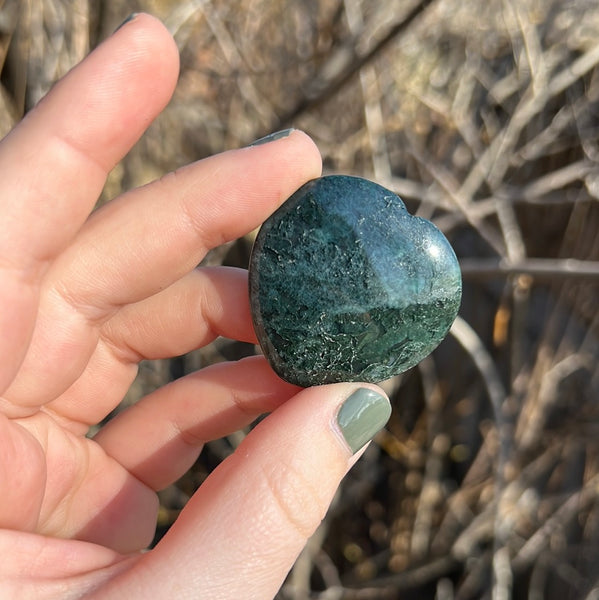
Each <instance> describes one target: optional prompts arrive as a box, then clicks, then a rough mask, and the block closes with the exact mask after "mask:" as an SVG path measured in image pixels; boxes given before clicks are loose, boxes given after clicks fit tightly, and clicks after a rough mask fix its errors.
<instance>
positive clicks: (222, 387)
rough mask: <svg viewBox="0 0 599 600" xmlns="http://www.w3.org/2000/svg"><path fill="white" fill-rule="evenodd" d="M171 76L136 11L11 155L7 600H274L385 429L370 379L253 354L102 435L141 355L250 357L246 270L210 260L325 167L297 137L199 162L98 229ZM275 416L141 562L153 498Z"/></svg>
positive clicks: (123, 202) (174, 64)
mask: <svg viewBox="0 0 599 600" xmlns="http://www.w3.org/2000/svg"><path fill="white" fill-rule="evenodd" d="M177 73H178V55H177V50H176V47H175V45H174V43H173V41H172V39H171V37H170V35H169V34H168V32H167V31H166V30H165V29H164V28H163V26H162V25H161V24H160V23H159V22H158V21H156V20H155V19H153V18H151V17H149V16H147V15H137V16H136V17H135V18H134V19H133V20H132V21H130V22H129V23H127V24H126V26H124V27H122V28H121V29H119V30H118V31H117V32H116V33H115V34H114V35H113V36H112V37H111V38H110V39H108V40H107V41H106V42H104V43H103V44H102V45H101V46H100V47H98V48H97V49H96V50H95V51H94V52H93V53H92V54H91V55H90V56H89V57H88V58H87V59H86V60H85V61H84V62H83V63H81V64H80V65H79V66H78V67H76V68H75V69H74V70H73V71H71V72H70V73H69V74H68V75H67V76H66V77H65V78H64V79H63V80H62V81H60V82H59V83H58V84H57V85H56V86H55V87H54V89H53V90H52V91H51V92H50V93H49V94H48V96H47V97H46V98H45V99H44V100H43V101H42V102H41V103H40V104H39V106H37V107H36V108H35V109H34V110H33V111H31V113H30V114H29V115H28V116H27V117H26V118H25V119H24V121H23V122H22V123H21V124H20V125H19V126H18V127H17V128H16V129H15V130H14V131H13V132H12V133H11V134H10V135H9V136H8V137H7V138H5V139H4V140H3V142H2V144H1V145H0V173H2V177H1V178H0V198H1V200H0V222H1V223H2V231H1V233H0V307H1V308H0V331H1V332H2V333H1V335H0V555H1V556H2V560H1V561H0V596H1V597H2V598H12V597H18V598H20V599H23V598H30V597H31V598H33V597H35V598H36V599H39V598H56V597H59V598H79V597H83V596H86V597H92V596H94V595H97V596H100V597H103V598H106V597H113V596H114V597H119V598H121V597H129V598H138V597H143V598H146V597H168V598H171V597H177V598H182V597H188V596H192V597H202V598H211V599H216V598H223V599H224V598H231V599H233V598H271V597H272V596H273V595H274V594H275V593H276V590H277V589H278V587H279V586H280V585H281V583H282V581H283V579H284V577H285V575H286V573H287V571H288V570H289V568H290V567H291V565H292V564H293V561H294V559H295V557H296V556H297V554H298V553H299V552H300V551H301V549H302V547H303V545H304V544H305V541H306V539H307V538H308V536H309V535H310V534H311V533H312V532H313V531H314V529H315V528H316V527H317V525H318V523H319V522H320V520H321V518H322V517H323V515H324V513H325V511H326V508H327V507H328V505H329V502H330V500H331V498H332V496H333V494H334V491H335V489H336V488H337V486H338V484H339V482H340V480H341V478H342V477H343V476H344V474H345V473H346V472H347V470H348V469H349V467H350V466H351V465H352V464H353V462H354V461H355V460H356V458H357V456H359V448H360V447H361V446H363V444H364V443H366V441H367V440H368V439H370V437H371V436H372V435H373V434H374V433H375V431H376V430H377V429H378V428H380V427H381V426H382V425H383V424H384V422H385V421H386V418H387V417H388V414H389V413H388V411H389V405H388V401H387V400H386V399H385V398H383V397H381V396H380V395H379V393H380V392H377V388H376V387H374V386H359V385H356V384H337V385H332V386H323V387H315V388H310V389H307V390H301V391H300V390H299V389H298V388H295V387H294V386H291V385H289V384H287V383H285V382H283V381H281V380H280V379H279V378H278V377H277V376H276V375H275V374H274V373H273V372H272V371H271V369H270V368H269V367H268V365H267V363H266V362H265V360H264V359H263V358H261V357H253V358H250V359H245V360H241V361H239V362H236V363H223V364H219V365H214V366H211V367H208V368H206V369H203V370H201V371H199V372H197V373H194V374H192V375H190V376H187V377H185V378H182V379H180V380H177V381H176V382H173V383H172V384H170V385H168V386H166V387H164V388H162V389H160V390H158V391H156V392H154V393H152V394H150V395H149V396H147V397H145V398H144V399H142V400H141V401H140V402H139V403H137V404H136V405H135V406H133V407H131V408H129V409H128V410H126V411H124V412H122V413H121V414H120V415H119V416H118V417H116V418H114V419H113V420H112V421H110V422H109V423H108V425H106V426H105V427H104V428H103V429H101V430H100V432H99V433H98V434H97V435H96V436H95V438H94V439H93V440H92V439H89V438H87V437H86V434H87V432H88V431H89V428H90V426H92V425H94V424H97V423H99V422H100V421H101V420H102V419H103V418H104V417H106V416H107V415H108V414H109V413H110V412H111V411H112V410H113V409H114V408H115V407H116V406H117V405H118V403H119V402H120V400H121V399H122V397H123V395H124V394H125V392H126V390H127V388H128V387H129V385H130V384H131V382H132V381H133V379H134V377H135V375H136V371H137V364H138V363H139V361H140V360H142V359H154V358H160V357H168V356H174V355H179V354H182V353H185V352H187V351H190V350H192V349H194V348H197V347H199V346H202V345H204V344H207V343H209V342H210V341H212V340H213V339H214V338H215V337H217V336H219V335H222V336H225V337H229V338H233V339H238V340H244V341H248V342H255V336H254V332H253V329H252V324H251V318H250V313H249V302H248V299H247V276H246V273H245V271H243V270H239V269H228V268H201V269H195V268H194V267H195V265H197V264H198V263H199V262H200V260H201V258H202V257H203V256H204V254H205V253H206V252H207V250H209V249H210V248H212V247H215V246H217V245H219V244H221V243H222V242H224V241H226V240H232V239H235V238H237V237H239V236H241V235H244V234H245V233H247V232H248V231H251V230H252V229H254V228H255V227H257V226H258V225H259V224H260V223H261V222H262V221H263V220H264V219H265V218H266V217H267V216H268V215H269V214H271V213H272V212H273V210H275V209H276V208H277V206H278V205H279V204H280V203H281V202H283V201H284V200H285V198H287V197H288V196H289V195H291V193H293V192H294V191H295V190H296V189H297V188H298V187H299V186H300V185H301V184H303V183H304V182H305V181H307V180H309V179H311V178H313V177H316V176H318V175H319V173H320V157H319V155H318V152H317V150H316V148H315V146H314V145H313V143H312V142H311V141H310V140H309V138H308V137H307V136H305V135H304V134H302V133H301V132H293V133H291V134H290V135H289V136H288V137H286V138H285V139H280V140H278V141H273V142H271V143H267V144H262V145H259V146H255V147H251V148H245V149H241V150H237V151H231V152H226V153H223V154H221V155H218V156H214V157H212V158H209V159H206V160H203V161H200V162H198V163H195V164H192V165H190V166H188V167H185V168H183V169H180V170H179V171H177V172H175V173H172V174H170V175H167V176H166V177H164V178H162V179H161V180H160V181H156V182H154V183H152V184H150V185H148V186H145V187H143V188H140V189H136V190H133V191H131V192H128V193H126V194H123V195H122V196H121V197H119V198H117V199H116V200H114V201H112V202H110V203H109V204H107V205H106V206H104V207H103V208H102V209H100V210H98V211H96V212H95V213H94V214H92V215H91V216H89V213H90V211H91V210H92V208H93V206H94V203H95V201H96V199H97V197H98V195H99V193H100V192H101V190H102V187H103V184H104V181H105V178H106V175H107V173H108V172H109V171H110V169H111V168H112V167H113V166H114V165H115V164H116V163H117V162H118V161H119V160H120V159H121V158H122V157H123V155H124V154H125V153H126V152H127V151H128V150H129V148H130V147H131V146H132V145H133V144H134V143H135V141H136V140H137V139H138V138H139V136H140V135H141V134H142V133H143V131H144V129H145V128H146V127H147V126H148V124H149V123H150V122H151V120H152V119H153V118H154V117H155V116H156V115H157V114H158V113H159V112H160V111H161V110H162V109H163V108H164V106H165V104H166V103H167V102H168V100H169V98H170V96H171V94H172V92H173V89H174V86H175V83H176V79H177ZM348 398H349V400H348V401H347V402H346V400H347V399H348ZM340 407H341V409H340ZM275 409H276V410H275ZM265 412H272V414H271V415H270V416H269V417H268V418H267V419H265V420H263V421H262V422H261V423H260V425H259V426H258V427H256V428H255V429H254V430H253V431H252V432H251V433H250V434H249V435H248V436H247V437H246V438H245V440H244V442H243V443H242V444H241V445H240V447H239V448H238V449H237V451H236V452H235V453H234V454H233V455H232V456H231V457H230V458H229V459H228V460H226V461H225V462H223V463H222V464H221V465H220V467H219V468H217V469H216V470H215V471H214V472H213V473H212V474H211V475H210V477H209V478H208V479H207V481H206V482H205V484H204V485H202V487H201V488H200V490H199V491H198V492H196V494H195V495H194V496H193V498H192V499H191V500H190V502H189V503H188V505H187V506H186V508H185V509H184V510H183V511H182V513H181V515H180V517H179V519H178V520H177V522H176V523H175V524H174V525H173V526H172V528H171V529H170V530H169V532H168V533H167V535H166V536H165V537H164V538H163V540H162V541H161V542H160V543H159V544H158V545H157V546H156V548H154V549H152V550H151V551H148V552H144V551H142V550H143V549H144V548H145V547H146V546H147V544H148V543H149V542H150V541H151V539H152V537H153V534H154V528H155V523H156V512H157V508H158V501H157V496H156V493H155V492H156V490H159V489H161V488H164V487H165V486H167V485H169V484H170V483H172V482H173V481H175V480H176V479H178V478H179V477H180V476H181V475H183V473H184V472H185V471H186V470H187V469H188V468H189V467H190V466H191V465H192V464H193V462H194V461H195V459H196V458H197V456H198V454H199V452H200V450H201V448H202V445H203V443H205V442H206V441H208V440H211V439H215V438H218V437H221V436H223V435H227V434H228V433H230V432H232V431H235V430H237V429H239V428H241V427H243V426H245V425H247V424H248V423H250V422H251V421H253V420H254V419H255V418H256V417H257V416H258V415H260V414H262V413H265ZM356 451H357V453H356V454H353V453H354V452H356ZM352 454H353V456H352Z"/></svg>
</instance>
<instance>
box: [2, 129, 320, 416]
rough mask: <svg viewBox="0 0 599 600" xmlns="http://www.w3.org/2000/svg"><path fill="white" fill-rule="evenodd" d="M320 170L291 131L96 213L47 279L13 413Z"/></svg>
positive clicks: (54, 387)
mask: <svg viewBox="0 0 599 600" xmlns="http://www.w3.org/2000/svg"><path fill="white" fill-rule="evenodd" d="M320 169H321V162H320V155H319V153H318V150H317V148H316V147H315V146H314V143H313V142H312V141H311V140H310V138H308V137H307V136H306V135H305V134H303V133H302V132H299V131H295V132H293V133H291V135H290V136H289V137H287V138H285V139H279V140H278V141H275V142H271V143H270V144H265V145H261V146H256V147H253V148H244V149H241V150H236V151H231V152H226V153H223V154H220V155H217V156H214V157H211V158H209V159H205V160H203V161H200V162H198V163H195V164H193V165H190V166H188V167H185V168H183V169H181V170H179V171H177V172H176V173H174V174H171V175H169V176H166V177H165V178H163V179H161V180H160V181H157V182H155V183H153V184H150V185H148V186H145V187H143V188H140V189H137V190H134V191H132V192H130V193H128V194H126V195H124V196H123V197H121V198H119V199H117V200H116V201H114V202H112V203H110V204H108V205H106V206H105V207H103V208H102V209H101V210H99V211H98V212H97V213H95V214H94V215H93V216H92V217H91V218H90V220H89V221H88V223H87V224H86V225H85V227H84V228H83V229H82V230H81V231H80V233H79V235H78V236H77V239H76V241H75V242H74V243H73V244H72V245H71V246H70V247H69V248H68V249H67V250H66V251H65V252H64V253H63V254H62V255H61V257H60V259H59V260H57V261H56V263H55V264H54V266H53V268H52V270H51V272H50V273H48V276H47V278H46V279H47V282H48V284H47V285H48V288H47V289H45V292H44V297H43V301H42V304H41V306H40V310H39V314H38V318H37V323H36V329H35V332H34V336H33V339H32V342H31V348H30V351H29V353H28V355H27V357H26V358H25V361H24V363H23V366H22V368H21V371H20V373H19V375H18V377H17V380H16V381H15V383H14V384H13V386H12V387H11V389H10V390H9V391H8V393H7V395H8V396H9V397H10V399H11V400H12V401H13V402H14V403H16V404H19V405H20V406H25V405H31V404H35V405H37V404H39V403H41V402H44V401H48V400H49V399H54V398H56V397H57V396H58V395H59V394H60V393H62V392H63V391H64V390H65V389H66V388H67V387H68V386H70V385H71V384H72V382H73V381H75V379H76V378H77V377H78V376H79V375H80V374H81V373H82V372H83V369H84V367H85V365H86V363H87V360H88V359H89V357H90V356H91V354H92V353H93V350H94V348H95V346H96V344H97V341H98V335H99V333H98V331H99V330H98V328H99V326H100V325H101V324H102V323H103V322H105V321H106V320H107V319H108V318H110V317H111V316H113V315H114V314H115V313H116V312H117V311H118V310H119V308H120V307H122V306H123V305H126V304H128V303H134V302H138V301H141V300H143V299H145V298H147V297H149V296H151V295H153V294H155V293H157V292H159V291H160V290H163V289H165V288H166V287H168V286H169V285H171V284H172V283H173V282H175V281H177V280H178V279H179V278H181V277H183V276H184V275H185V274H186V273H187V272H189V271H190V270H192V269H193V268H194V267H195V265H197V264H198V263H199V262H200V260H201V259H202V257H203V256H204V254H205V253H206V251H207V250H208V249H209V248H212V247H214V246H217V245H219V244H221V243H223V242H224V241H227V240H232V239H235V238H237V237H239V236H241V235H244V234H245V233H248V232H249V231H251V230H253V229H254V228H256V227H257V226H258V225H259V224H260V223H262V222H263V221H264V220H265V219H266V218H267V217H268V216H269V215H270V214H271V213H272V212H273V211H274V210H275V209H276V208H277V207H278V206H279V205H280V204H281V203H282V202H283V201H284V200H285V199H286V198H287V197H289V196H290V195H291V194H292V193H293V192H294V191H295V190H296V189H297V188H298V187H299V186H300V185H302V184H303V183H305V182H306V181H307V180H309V179H311V178H313V177H315V176H317V175H318V174H319V173H320ZM57 324H59V325H60V326H59V327H57ZM57 364H61V365H64V368H63V369H62V370H61V372H60V377H58V376H57V375H58V374H57V373H56V365H57Z"/></svg>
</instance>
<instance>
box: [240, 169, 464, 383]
mask: <svg viewBox="0 0 599 600" xmlns="http://www.w3.org/2000/svg"><path fill="white" fill-rule="evenodd" d="M461 291H462V283H461V276H460V268H459V265H458V262H457V259H456V256H455V254H454V252H453V249H452V248H451V246H450V245H449V242H448V241H447V239H446V238H445V237H444V236H443V234H442V233H441V232H440V231H439V230H438V229H437V228H436V227H435V226H434V225H433V224H432V223H431V222H430V221H427V220H425V219H421V218H419V217H414V216H412V215H410V214H409V213H408V212H407V210H406V208H405V205H404V203H403V202H402V201H401V199H400V198H399V197H398V196H397V195H396V194H394V193H393V192H391V191H389V190H387V189H385V188H383V187H381V186H380V185H378V184H376V183H373V182H371V181H368V180H366V179H361V178H358V177H349V176H344V175H333V176H328V177H321V178H319V179H315V180H313V181H310V182H308V183H307V184H305V185H304V186H302V187H301V188H300V189H299V190H298V191H297V192H296V193H295V194H293V196H291V198H289V200H287V201H286V202H285V203H284V204H283V205H282V206H281V207H280V208H279V209H278V210H277V211H276V212H275V213H274V214H273V215H272V216H271V217H269V218H268V219H267V220H266V221H265V223H264V224H263V225H262V227H261V229H260V231H259V232H258V235H257V237H256V241H255V243H254V247H253V250H252V255H251V258H250V303H251V308H252V316H253V320H254V328H255V330H256V335H257V337H258V340H259V342H260V345H261V347H262V350H263V352H264V354H265V356H266V357H267V359H268V360H269V362H270V364H271V366H272V367H273V369H274V370H275V371H276V372H277V373H278V375H279V376H280V377H282V378H283V379H285V380H286V381H289V382H291V383H295V384H297V385H301V386H310V385H319V384H324V383H332V382H339V381H369V382H379V381H383V380H385V379H388V378H390V377H392V376H393V375H397V374H399V373H401V372H403V371H405V370H407V369H409V368H410V367H412V366H414V365H415V364H417V363H418V362H419V361H421V360H422V359H423V358H424V357H425V356H427V355H428V354H429V353H430V352H432V351H433V349H434V348H435V347H436V346H437V345H438V344H439V343H440V342H441V340H443V338H444V337H445V336H446V335H447V332H448V331H449V328H450V327H451V324H452V322H453V321H454V319H455V317H456V315H457V312H458V308H459V306H460V299H461Z"/></svg>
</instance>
